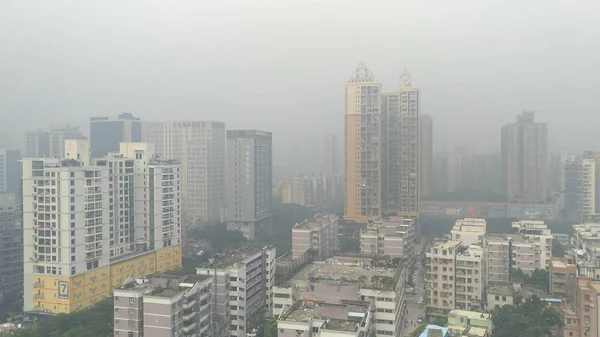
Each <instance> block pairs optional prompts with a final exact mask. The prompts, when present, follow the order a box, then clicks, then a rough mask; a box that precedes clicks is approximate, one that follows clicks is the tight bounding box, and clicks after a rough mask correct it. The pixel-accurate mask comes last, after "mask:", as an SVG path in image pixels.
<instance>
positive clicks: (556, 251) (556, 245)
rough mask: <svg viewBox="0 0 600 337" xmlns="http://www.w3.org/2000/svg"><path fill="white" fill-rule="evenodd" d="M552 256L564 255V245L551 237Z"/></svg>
mask: <svg viewBox="0 0 600 337" xmlns="http://www.w3.org/2000/svg"><path fill="white" fill-rule="evenodd" d="M552 256H553V257H564V256H565V247H564V246H563V245H562V243H560V241H558V240H557V239H552Z"/></svg>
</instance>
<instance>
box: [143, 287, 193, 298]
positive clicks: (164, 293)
mask: <svg viewBox="0 0 600 337" xmlns="http://www.w3.org/2000/svg"><path fill="white" fill-rule="evenodd" d="M186 290H189V288H186V287H178V288H177V289H166V288H154V291H152V293H150V294H148V295H147V296H155V297H165V298H171V297H173V296H176V295H178V294H180V293H182V292H184V291H186Z"/></svg>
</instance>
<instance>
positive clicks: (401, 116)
mask: <svg viewBox="0 0 600 337" xmlns="http://www.w3.org/2000/svg"><path fill="white" fill-rule="evenodd" d="M400 82H401V83H400V88H399V90H397V91H394V92H391V93H381V84H380V83H379V82H377V81H375V79H374V77H373V74H372V73H371V72H370V71H369V70H368V69H367V68H366V66H365V65H364V64H362V63H361V64H360V65H359V67H358V69H357V72H356V76H355V77H353V78H352V79H351V80H350V81H349V82H348V84H346V116H345V117H346V124H345V127H346V132H345V136H346V139H345V146H346V151H345V153H346V162H345V172H346V186H345V187H346V195H345V201H346V202H345V217H346V218H347V219H349V220H355V221H358V222H366V221H367V220H372V219H375V218H377V217H379V216H380V215H381V214H383V213H387V214H396V215H404V216H411V217H416V216H417V215H418V212H419V191H418V190H419V178H418V175H419V123H418V118H419V90H418V89H416V88H414V87H413V86H412V83H411V77H410V74H409V73H408V72H407V71H406V70H405V71H404V72H403V73H402V76H401V81H400Z"/></svg>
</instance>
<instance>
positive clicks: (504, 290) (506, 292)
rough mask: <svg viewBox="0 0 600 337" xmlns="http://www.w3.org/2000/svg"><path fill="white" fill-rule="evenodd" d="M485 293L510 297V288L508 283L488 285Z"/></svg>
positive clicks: (511, 292)
mask: <svg viewBox="0 0 600 337" xmlns="http://www.w3.org/2000/svg"><path fill="white" fill-rule="evenodd" d="M487 293H488V294H491V295H499V296H512V294H513V291H512V286H511V285H510V284H509V283H490V284H489V285H488V288H487Z"/></svg>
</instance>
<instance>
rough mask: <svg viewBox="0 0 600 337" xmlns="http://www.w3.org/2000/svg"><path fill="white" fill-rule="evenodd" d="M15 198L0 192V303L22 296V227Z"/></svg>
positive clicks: (12, 195)
mask: <svg viewBox="0 0 600 337" xmlns="http://www.w3.org/2000/svg"><path fill="white" fill-rule="evenodd" d="M15 200H16V198H15V195H14V194H10V193H0V303H2V302H3V301H11V300H16V299H18V298H20V297H22V296H23V228H22V227H21V220H20V211H19V209H18V204H17V202H15Z"/></svg>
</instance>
